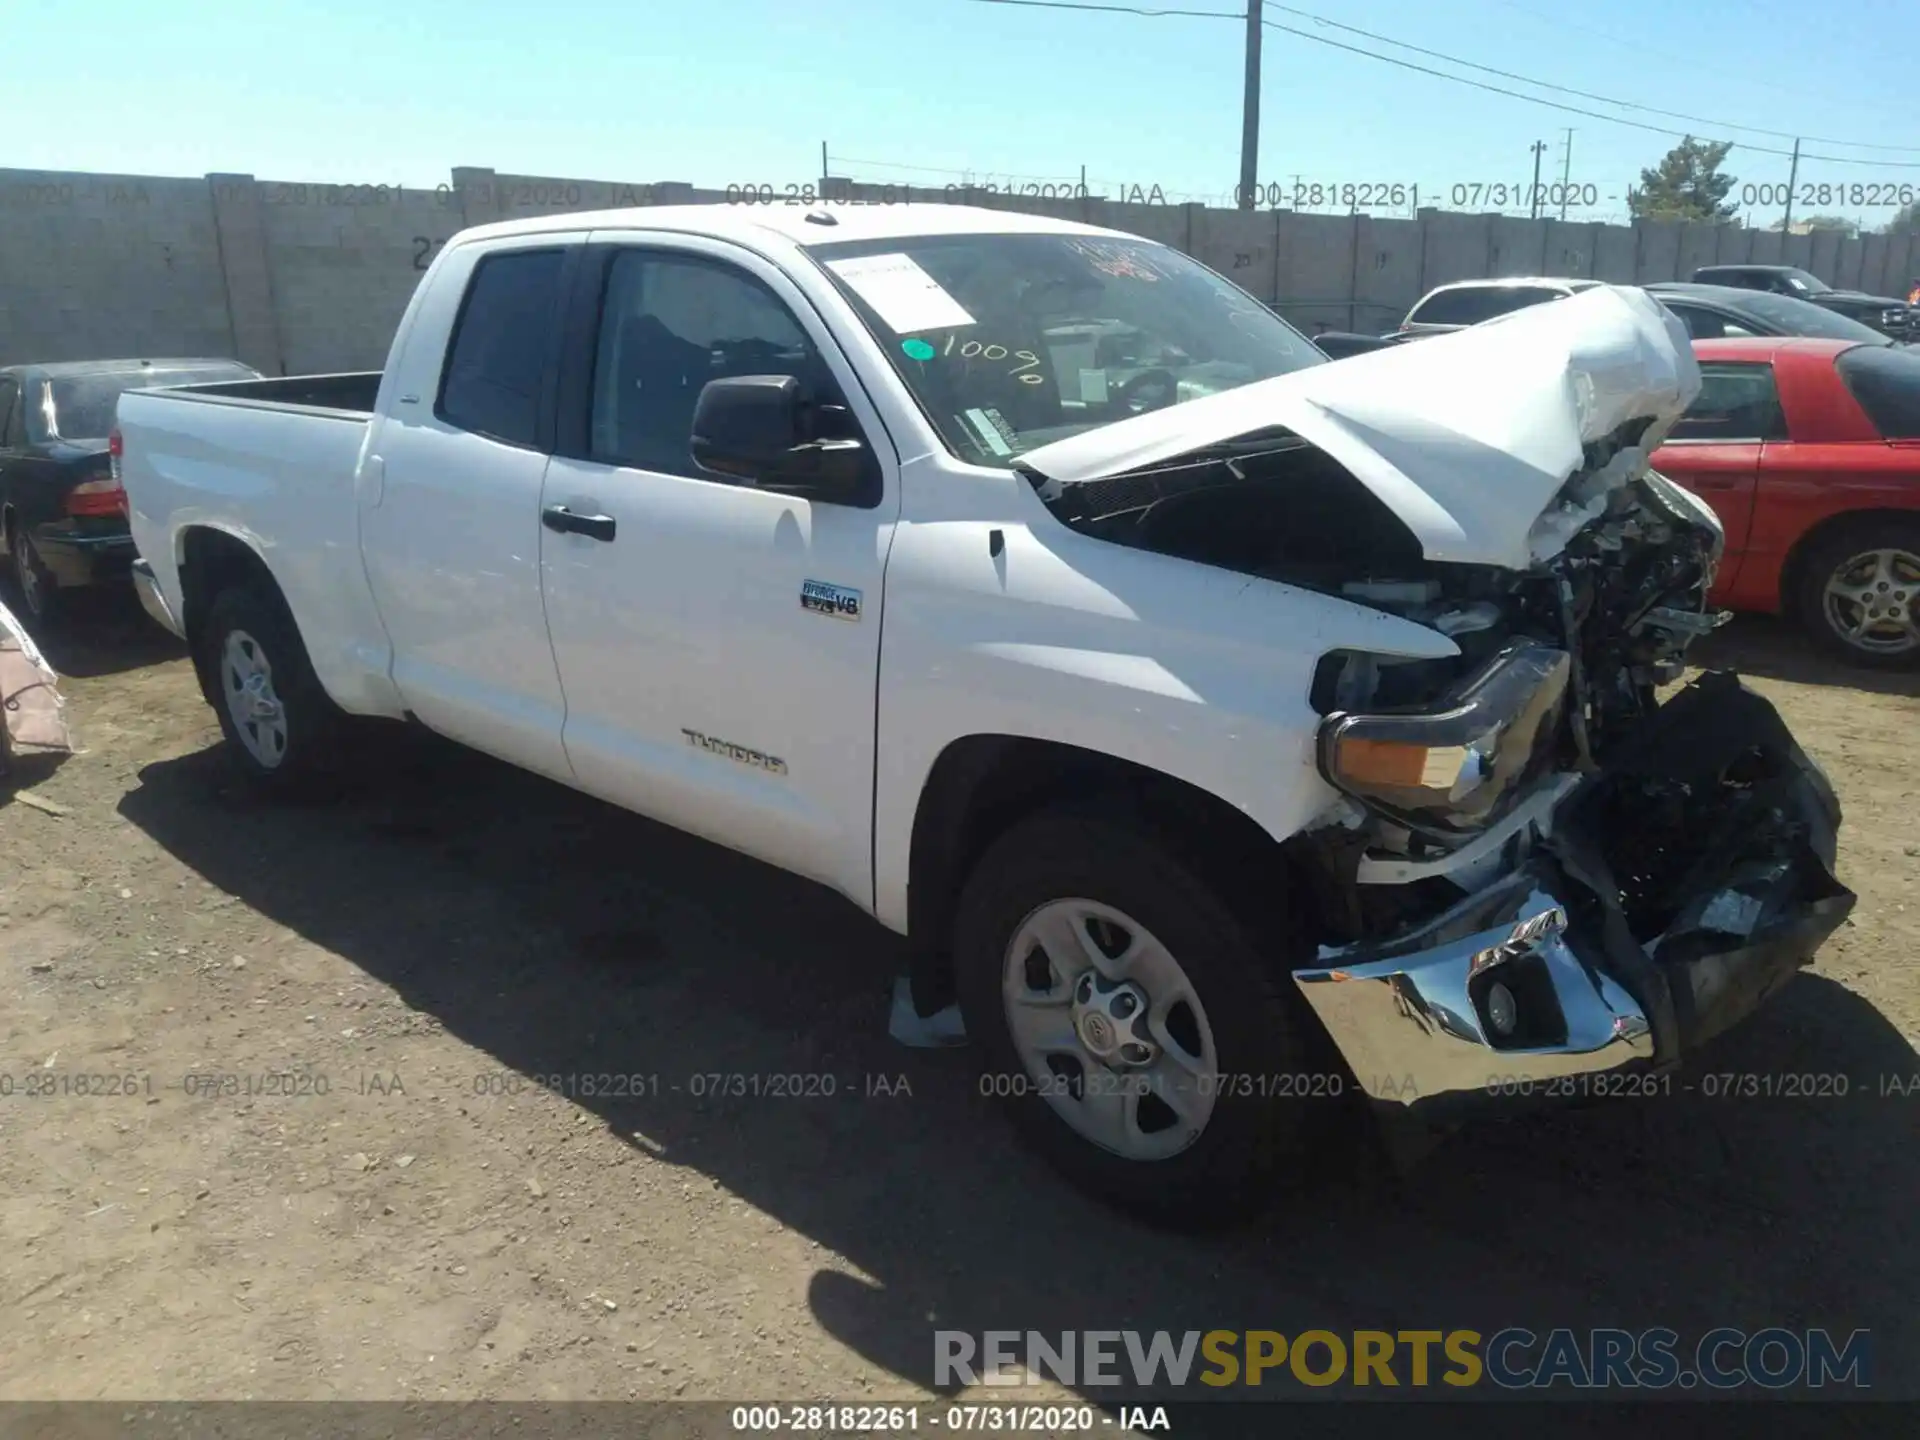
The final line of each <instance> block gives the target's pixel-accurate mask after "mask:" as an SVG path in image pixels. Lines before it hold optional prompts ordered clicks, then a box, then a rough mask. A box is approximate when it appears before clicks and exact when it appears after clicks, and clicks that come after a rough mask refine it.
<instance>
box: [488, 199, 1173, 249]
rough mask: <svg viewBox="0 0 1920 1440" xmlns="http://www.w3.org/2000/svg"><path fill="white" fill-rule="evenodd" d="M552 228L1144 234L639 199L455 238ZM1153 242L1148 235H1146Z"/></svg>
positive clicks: (983, 215)
mask: <svg viewBox="0 0 1920 1440" xmlns="http://www.w3.org/2000/svg"><path fill="white" fill-rule="evenodd" d="M556 230H678V231H683V232H685V233H688V234H693V235H712V236H716V237H718V238H720V239H728V240H739V241H742V242H745V243H747V244H749V245H751V244H754V243H764V242H765V240H766V239H767V237H769V236H778V237H780V238H781V239H784V240H787V241H790V242H791V243H793V244H795V245H802V246H808V245H831V244H835V243H837V242H840V241H845V240H890V239H893V238H896V237H899V238H905V237H907V236H916V235H969V234H979V235H988V234H993V235H1032V234H1052V235H1100V236H1110V237H1112V238H1113V239H1116V240H1140V239H1142V238H1143V237H1141V236H1139V235H1131V234H1127V233H1125V232H1122V231H1119V230H1108V229H1104V228H1102V227H1101V226H1098V225H1082V224H1079V223H1077V222H1075V221H1072V220H1055V219H1053V218H1051V217H1049V216H1045V215H1026V214H1022V213H1020V212H1019V211H1016V210H989V209H987V208H985V207H984V206H979V205H922V204H920V203H918V202H917V201H907V202H903V203H901V204H897V205H887V204H838V205H835V204H826V205H786V204H782V203H780V202H778V201H776V202H775V203H773V204H771V205H760V204H717V205H644V206H630V207H628V208H626V209H622V210H588V211H571V212H567V213H564V214H557V215H537V216H533V217H531V218H529V219H525V220H502V221H496V222H495V223H493V224H491V225H476V226H474V227H472V228H471V229H468V230H463V231H461V232H460V234H459V235H458V236H456V237H455V240H456V243H460V244H465V243H466V242H468V241H472V240H492V239H498V238H501V237H504V236H509V235H541V234H547V233H551V232H553V231H556ZM1149 243H1153V242H1149Z"/></svg>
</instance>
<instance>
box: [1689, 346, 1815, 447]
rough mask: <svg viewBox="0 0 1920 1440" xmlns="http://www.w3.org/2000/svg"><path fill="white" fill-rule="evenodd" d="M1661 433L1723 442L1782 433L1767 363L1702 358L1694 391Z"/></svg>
mask: <svg viewBox="0 0 1920 1440" xmlns="http://www.w3.org/2000/svg"><path fill="white" fill-rule="evenodd" d="M1667 438H1668V439H1669V440H1698V441H1707V442H1713V441H1717V442H1719V443H1720V444H1723V445H1739V444H1749V445H1752V444H1758V443H1760V442H1761V441H1763V440H1784V439H1786V438H1787V431H1786V424H1785V421H1784V419H1783V417H1782V415H1781V412H1780V392H1779V390H1778V388H1777V387H1776V386H1775V384H1774V379H1773V367H1772V366H1771V365H1758V364H1739V363H1734V362H1731V361H1716V362H1709V363H1707V364H1703V365H1702V366H1701V367H1700V394H1699V395H1698V396H1697V397H1695V399H1694V402H1693V404H1691V405H1689V406H1688V407H1687V413H1686V414H1685V415H1682V416H1681V417H1680V419H1679V421H1678V423H1676V424H1675V425H1674V427H1673V429H1672V431H1671V432H1670V433H1669V434H1668V436H1667Z"/></svg>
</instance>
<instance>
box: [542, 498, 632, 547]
mask: <svg viewBox="0 0 1920 1440" xmlns="http://www.w3.org/2000/svg"><path fill="white" fill-rule="evenodd" d="M540 523H541V524H542V525H544V526H546V527H547V528H548V529H549V530H557V531H559V532H560V533H561V534H562V535H584V536H586V537H587V538H588V539H589V540H611V539H613V528H614V522H613V516H611V515H576V514H575V513H574V512H573V511H571V510H569V509H568V508H567V507H566V506H564V505H549V506H547V508H546V509H544V510H542V511H541V512H540Z"/></svg>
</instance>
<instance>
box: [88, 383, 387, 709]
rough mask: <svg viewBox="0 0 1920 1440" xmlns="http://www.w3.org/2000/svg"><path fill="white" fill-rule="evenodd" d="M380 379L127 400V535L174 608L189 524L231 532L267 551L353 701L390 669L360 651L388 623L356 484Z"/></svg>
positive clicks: (313, 644) (311, 641)
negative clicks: (367, 555) (375, 589)
mask: <svg viewBox="0 0 1920 1440" xmlns="http://www.w3.org/2000/svg"><path fill="white" fill-rule="evenodd" d="M379 384H380V373H379V372H378V371H373V372H369V373H366V374H360V375H293V376H287V377H284V378H281V379H273V380H242V381H231V382H222V383H219V384H214V385H197V386H192V387H182V388H179V389H174V390H135V391H129V392H128V393H127V394H125V395H123V396H121V397H120V403H119V418H118V424H119V428H120V431H121V436H122V443H123V445H124V459H123V461H122V471H123V476H122V478H123V483H125V485H126V487H127V494H128V497H129V499H130V501H131V502H132V503H131V512H130V515H129V519H130V522H131V524H132V528H133V538H134V540H135V542H136V544H137V545H138V546H139V550H140V556H141V558H142V559H143V560H145V561H146V562H147V563H148V564H149V565H150V566H152V568H153V574H154V578H155V580H156V581H157V583H158V585H159V588H160V592H161V594H162V595H163V596H164V597H165V600H166V604H167V606H168V607H169V609H170V610H171V611H172V612H173V613H174V614H176V615H181V616H184V615H185V611H184V609H183V606H182V591H181V582H180V566H181V564H182V562H183V561H185V560H186V559H187V558H188V556H187V554H186V550H185V547H184V546H183V544H182V543H181V540H180V537H181V536H182V534H183V533H184V532H185V531H186V530H187V529H188V528H189V527H195V526H198V527H201V528H203V529H206V528H207V527H209V526H210V527H211V529H212V530H215V531H218V530H224V531H226V532H228V533H229V534H231V535H232V536H234V538H236V539H238V540H240V541H242V542H243V543H245V544H246V545H247V546H248V548H250V549H252V550H253V551H254V552H255V553H256V554H259V555H263V556H271V557H272V564H273V570H274V576H275V579H276V580H277V582H278V583H279V585H280V587H281V590H282V592H283V593H284V594H285V595H286V598H287V601H288V603H289V604H290V605H291V606H292V608H293V610H294V613H295V614H297V615H299V616H300V617H301V624H302V628H303V630H304V631H305V633H306V640H307V647H308V650H309V654H310V658H311V659H312V661H313V668H314V671H315V673H317V674H318V675H319V677H320V680H321V683H322V684H324V685H325V686H326V687H327V688H328V690H329V692H330V693H332V694H333V695H334V696H335V698H336V699H338V700H340V701H341V703H343V704H346V705H348V706H353V705H354V704H355V702H356V701H357V700H358V698H359V695H360V691H361V690H362V689H363V688H364V686H365V685H366V683H367V676H368V674H369V672H372V673H374V674H376V675H380V674H384V671H385V668H386V667H385V662H384V660H383V659H382V658H381V657H380V656H379V655H377V654H375V655H370V654H369V653H367V651H366V649H365V647H366V646H367V645H369V644H373V645H374V646H375V647H376V648H377V647H378V645H379V644H380V643H381V641H380V637H381V636H382V634H383V632H382V629H381V625H380V621H379V616H378V613H377V612H376V611H375V609H374V606H373V598H372V594H371V592H370V591H369V590H368V589H367V582H366V574H365V571H364V569H363V567H362V565H361V561H360V504H361V499H360V496H359V494H358V481H359V475H360V463H361V458H362V452H363V450H364V449H365V446H366V441H367V434H368V431H369V429H370V427H371V424H372V419H373V415H372V411H373V399H374V394H375V391H376V390H377V389H378V387H379ZM374 483H375V486H376V495H377V484H378V481H377V480H376V481H375V482H374ZM289 542H292V543H289Z"/></svg>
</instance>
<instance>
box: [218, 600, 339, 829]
mask: <svg viewBox="0 0 1920 1440" xmlns="http://www.w3.org/2000/svg"><path fill="white" fill-rule="evenodd" d="M195 639H196V642H197V643H196V644H195V646H194V660H195V663H196V665H198V666H199V667H200V672H201V676H202V681H203V684H204V685H205V687H206V688H207V690H208V692H209V695H210V697H211V698H212V700H213V702H214V704H213V708H214V713H215V714H216V715H217V716H218V717H219V719H220V730H221V733H222V734H224V735H225V736H226V740H227V755H228V758H229V759H230V760H231V762H232V763H233V766H234V768H235V769H236V770H238V771H239V772H240V774H241V776H242V777H243V778H245V779H246V781H247V782H248V783H249V784H250V785H252V786H253V787H254V788H256V789H258V790H260V791H262V792H264V793H267V794H269V795H274V796H294V795H307V794H311V793H313V792H314V791H315V790H316V789H318V788H319V787H320V786H321V785H322V784H323V783H325V782H328V781H330V780H332V779H334V778H335V777H336V776H337V775H338V773H339V762H340V758H341V746H342V744H343V742H344V739H345V731H346V723H345V722H346V717H345V715H344V714H343V713H342V712H341V710H340V709H339V707H338V706H336V705H335V704H334V703H333V701H332V699H331V698H330V697H329V696H328V695H327V692H326V691H325V690H324V689H323V688H322V687H321V684H320V681H319V679H318V678H317V677H316V676H315V675H314V673H313V664H312V662H311V661H310V660H309V659H308V658H307V647H306V646H305V645H304V644H303V643H302V642H301V640H300V633H299V631H298V629H297V628H296V627H295V625H294V623H293V617H292V616H291V615H290V614H289V613H288V612H287V608H286V605H285V603H284V602H283V601H282V600H281V599H280V597H279V595H278V594H277V593H274V592H273V591H271V590H269V589H267V588H266V587H265V586H263V585H260V584H258V583H257V582H256V583H251V584H247V585H242V586H237V587H235V588H233V589H229V590H223V591H221V592H220V594H219V595H217V596H216V597H215V598H214V601H213V604H212V606H210V607H209V609H208V612H207V619H206V623H205V624H204V625H202V626H201V627H200V631H199V634H198V635H197V636H196V637H195ZM250 675H263V676H264V682H259V683H250V681H249V676H250Z"/></svg>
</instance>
